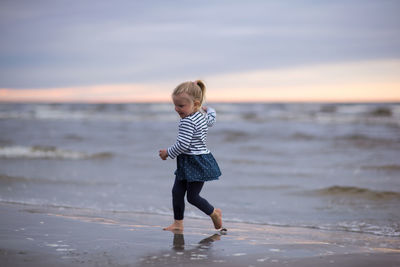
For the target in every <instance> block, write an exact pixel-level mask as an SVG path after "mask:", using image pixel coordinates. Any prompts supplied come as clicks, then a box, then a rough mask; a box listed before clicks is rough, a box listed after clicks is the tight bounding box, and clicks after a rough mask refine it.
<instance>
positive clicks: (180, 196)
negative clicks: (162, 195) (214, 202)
mask: <svg viewBox="0 0 400 267" xmlns="http://www.w3.org/2000/svg"><path fill="white" fill-rule="evenodd" d="M203 185H204V182H188V181H186V180H178V179H177V178H175V183H174V187H173V188H172V205H173V208H174V218H175V220H183V213H184V212H185V193H186V192H187V200H188V202H189V203H190V204H192V205H193V206H196V207H197V208H199V209H200V210H201V211H202V212H204V213H205V214H207V215H211V213H213V211H214V207H213V206H211V205H210V203H208V201H207V200H205V199H204V198H202V197H201V196H200V195H199V194H200V191H201V189H202V188H203Z"/></svg>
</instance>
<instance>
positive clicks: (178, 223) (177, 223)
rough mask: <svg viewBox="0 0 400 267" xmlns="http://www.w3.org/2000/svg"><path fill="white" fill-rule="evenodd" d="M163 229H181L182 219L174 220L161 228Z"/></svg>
mask: <svg viewBox="0 0 400 267" xmlns="http://www.w3.org/2000/svg"><path fill="white" fill-rule="evenodd" d="M163 230H165V231H173V232H174V231H183V220H175V221H174V223H173V224H171V225H170V226H168V227H165V228H163Z"/></svg>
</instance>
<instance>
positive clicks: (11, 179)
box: [0, 174, 116, 186]
mask: <svg viewBox="0 0 400 267" xmlns="http://www.w3.org/2000/svg"><path fill="white" fill-rule="evenodd" d="M14 183H24V184H26V183H31V184H55V185H84V186H85V185H86V186H115V185H116V184H115V183H111V182H102V181H92V180H90V181H84V180H52V179H46V178H28V177H22V176H10V175H5V174H0V184H3V185H9V184H14Z"/></svg>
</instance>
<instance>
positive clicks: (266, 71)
mask: <svg viewBox="0 0 400 267" xmlns="http://www.w3.org/2000/svg"><path fill="white" fill-rule="evenodd" d="M399 13H400V1H396V0H395V1H389V0H374V1H370V0H361V1H353V0H347V1H346V0H344V1H342V0H337V1H322V0H321V1H318V0H308V1H307V0H297V1H286V0H277V1H254V0H249V1H235V0H232V1H224V0H213V1H208V0H205V1H189V0H187V1H150V0H149V1H135V0H130V1H118V0H116V1H103V0H82V1H65V0H57V1H54V0H49V1H41V0H37V1H30V0H25V1H24V0H11V1H9V0H2V1H1V2H0V34H1V36H2V38H1V39H2V40H1V42H0V101H17V102H18V101H51V102H63V101H68V102H71V101H84V102H136V101H139V102H143V101H145V102H147V101H169V100H170V95H171V92H172V90H173V89H174V88H175V87H176V86H177V85H178V84H179V83H181V82H183V81H189V80H190V81H193V80H196V79H202V80H204V81H205V83H206V84H207V88H208V91H207V99H208V100H209V101H225V102H229V101H280V102H281V101H327V102H336V101H361V102H362V101H368V102H370V101H391V102H393V101H400V16H398V14H399Z"/></svg>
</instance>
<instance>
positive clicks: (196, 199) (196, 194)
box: [187, 182, 214, 216]
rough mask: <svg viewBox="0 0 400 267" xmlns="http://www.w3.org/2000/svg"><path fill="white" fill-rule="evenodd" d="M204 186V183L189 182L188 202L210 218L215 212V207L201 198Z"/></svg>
mask: <svg viewBox="0 0 400 267" xmlns="http://www.w3.org/2000/svg"><path fill="white" fill-rule="evenodd" d="M203 185H204V182H189V183H188V185H187V200H188V202H189V203H190V204H192V205H193V206H195V207H197V208H198V209H200V210H201V211H202V212H204V213H205V214H207V215H209V216H210V215H211V213H213V211H214V207H213V206H212V205H211V204H210V203H208V201H207V200H205V199H204V198H202V197H201V196H200V192H201V189H202V188H203Z"/></svg>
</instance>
